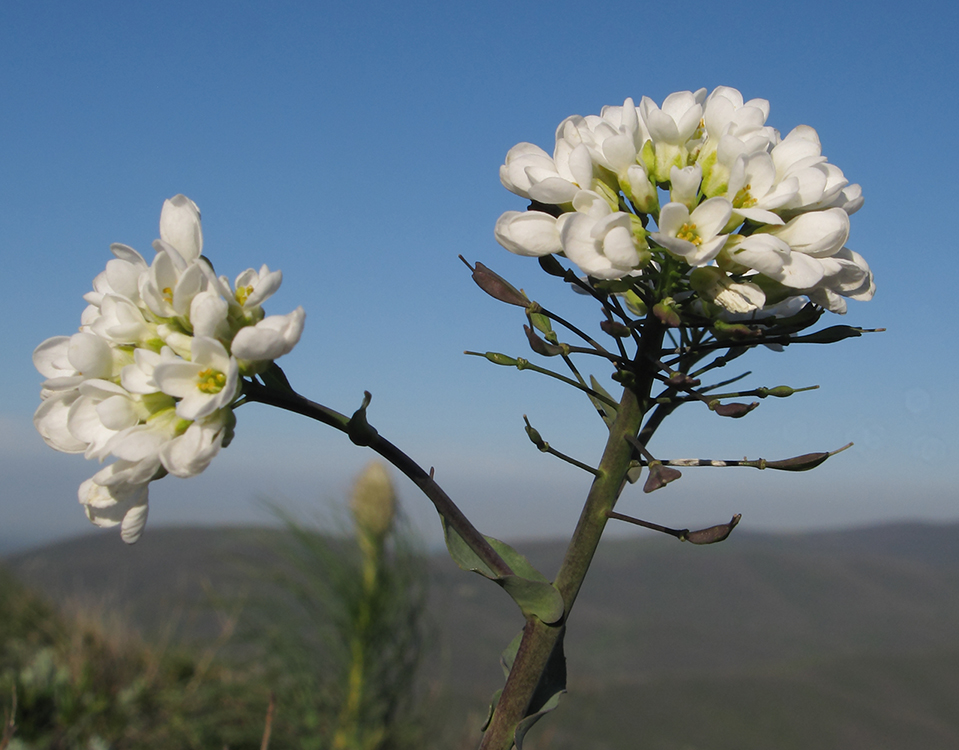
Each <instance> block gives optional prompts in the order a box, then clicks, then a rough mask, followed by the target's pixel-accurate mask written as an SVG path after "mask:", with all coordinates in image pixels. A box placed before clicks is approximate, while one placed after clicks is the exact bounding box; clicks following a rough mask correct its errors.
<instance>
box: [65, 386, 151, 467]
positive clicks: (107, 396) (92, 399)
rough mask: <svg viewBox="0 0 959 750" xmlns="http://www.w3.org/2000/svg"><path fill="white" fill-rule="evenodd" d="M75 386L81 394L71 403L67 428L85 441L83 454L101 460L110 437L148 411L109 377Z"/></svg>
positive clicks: (78, 438)
mask: <svg viewBox="0 0 959 750" xmlns="http://www.w3.org/2000/svg"><path fill="white" fill-rule="evenodd" d="M77 390H78V391H79V393H80V397H79V398H78V399H76V400H75V401H74V402H73V404H71V406H70V411H69V413H68V414H67V429H69V430H70V433H71V434H72V435H73V436H74V437H75V438H76V439H77V440H81V441H83V442H84V443H86V445H87V447H86V450H85V452H84V456H85V457H86V458H95V459H98V460H100V461H103V460H104V459H105V458H106V457H107V456H109V455H110V450H109V448H108V447H107V445H108V443H109V441H110V439H111V438H112V437H113V436H114V435H116V434H117V433H118V432H119V431H120V430H125V429H127V428H128V427H132V426H133V425H135V424H137V423H138V422H139V421H140V419H141V418H145V417H147V416H148V415H149V413H148V412H147V411H146V409H145V408H144V407H143V406H142V404H140V403H139V402H138V401H137V400H136V397H135V396H134V395H133V394H131V393H129V392H128V391H127V390H126V389H125V388H123V387H122V386H119V385H116V384H115V383H111V382H110V381H109V380H84V381H83V382H82V383H80V385H79V387H78V389H77Z"/></svg>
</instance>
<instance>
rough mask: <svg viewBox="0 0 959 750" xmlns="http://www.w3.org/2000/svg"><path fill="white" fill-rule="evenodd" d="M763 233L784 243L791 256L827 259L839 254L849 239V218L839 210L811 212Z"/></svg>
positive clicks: (830, 209)
mask: <svg viewBox="0 0 959 750" xmlns="http://www.w3.org/2000/svg"><path fill="white" fill-rule="evenodd" d="M766 231H767V232H768V233H769V234H771V235H773V236H774V237H778V238H779V239H781V240H783V241H785V242H786V243H787V244H788V245H789V247H790V248H792V249H793V250H794V251H795V252H798V253H805V254H806V255H811V256H813V257H814V258H827V257H829V256H830V255H835V254H836V253H837V252H839V250H840V249H841V248H842V246H843V245H844V244H845V243H846V240H848V239H849V214H847V213H846V212H845V211H843V210H842V209H841V208H829V209H826V210H825V211H813V212H811V213H805V214H800V215H799V216H797V217H796V218H794V219H790V220H789V221H788V222H787V223H786V225H785V226H782V227H771V228H769V229H767V230H766Z"/></svg>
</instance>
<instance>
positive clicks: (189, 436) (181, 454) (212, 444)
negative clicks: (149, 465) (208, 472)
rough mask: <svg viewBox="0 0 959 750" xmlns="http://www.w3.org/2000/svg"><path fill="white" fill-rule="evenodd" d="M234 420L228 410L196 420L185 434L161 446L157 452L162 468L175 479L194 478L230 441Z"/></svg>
mask: <svg viewBox="0 0 959 750" xmlns="http://www.w3.org/2000/svg"><path fill="white" fill-rule="evenodd" d="M235 421H236V419H235V417H234V416H233V412H232V411H230V410H229V409H222V410H220V411H218V412H214V413H213V414H212V415H210V416H209V417H207V418H205V419H202V420H198V421H196V422H194V423H193V424H191V425H190V426H189V427H187V429H186V431H185V432H184V433H183V434H182V435H179V436H177V437H175V438H174V439H172V440H169V441H167V442H166V443H164V444H163V445H162V446H161V447H160V450H159V458H160V461H161V462H162V464H163V468H164V469H166V470H167V471H168V472H170V473H171V474H172V475H173V476H176V477H182V478H186V477H194V476H196V475H197V474H200V473H201V472H203V471H204V470H205V469H206V467H207V466H209V465H210V462H211V461H212V460H213V459H214V458H215V457H216V454H217V453H219V452H220V448H221V447H223V446H224V445H226V444H227V443H229V441H230V438H232V433H233V425H234V423H235Z"/></svg>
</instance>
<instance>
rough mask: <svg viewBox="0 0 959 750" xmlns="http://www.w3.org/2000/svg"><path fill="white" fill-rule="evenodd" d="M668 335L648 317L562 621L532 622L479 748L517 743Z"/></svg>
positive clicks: (560, 578) (563, 574)
mask: <svg viewBox="0 0 959 750" xmlns="http://www.w3.org/2000/svg"><path fill="white" fill-rule="evenodd" d="M663 336H664V330H663V328H662V327H661V326H660V325H659V324H658V321H655V319H653V318H651V317H650V318H647V320H646V325H645V328H644V331H643V338H642V347H641V352H640V354H638V355H637V357H636V360H635V363H636V366H637V372H636V376H637V378H636V387H635V389H633V390H630V389H626V390H624V392H623V396H622V398H621V399H620V403H619V407H618V409H617V412H616V418H615V419H614V420H613V422H612V424H611V425H610V428H609V439H608V440H607V442H606V449H605V450H604V452H603V457H602V460H601V461H600V464H599V471H598V474H597V476H596V478H595V479H594V480H593V483H592V485H591V487H590V490H589V494H588V495H587V497H586V503H585V505H584V506H583V512H582V514H581V515H580V518H579V523H578V524H577V525H576V530H575V531H574V532H573V537H572V539H571V540H570V544H569V547H568V548H567V550H566V556H565V558H564V559H563V563H562V565H561V566H560V569H559V572H558V573H557V575H556V580H555V581H554V585H555V586H556V588H557V589H559V592H560V593H561V594H562V595H563V601H564V603H565V605H566V614H565V616H564V619H563V621H562V622H561V623H559V624H556V625H546V624H544V623H543V622H541V621H539V620H538V619H536V618H530V619H529V620H528V621H527V623H526V628H525V629H524V631H523V639H522V642H521V643H520V647H519V651H518V652H517V654H516V659H515V661H514V662H513V667H512V669H511V670H510V674H509V677H508V678H507V680H506V686H505V687H504V688H503V693H502V694H501V696H500V700H499V702H498V704H497V706H496V709H495V711H494V713H493V718H492V721H491V722H490V725H489V727H488V728H487V730H486V733H485V734H484V736H483V741H482V743H481V744H480V750H509V749H510V748H511V747H512V746H513V738H514V735H515V732H516V726H517V725H518V724H519V722H520V721H522V720H523V718H525V716H526V714H527V712H528V710H529V707H530V702H531V701H532V698H533V694H534V692H535V691H536V687H537V685H538V684H539V682H540V680H541V678H542V676H543V674H544V673H545V671H546V667H547V664H548V663H549V657H550V654H552V652H553V650H554V649H555V648H556V646H557V644H558V643H559V641H560V639H561V638H562V636H563V631H564V629H565V623H566V620H567V619H568V617H569V613H570V610H571V609H572V607H573V603H574V602H575V601H576V597H577V595H578V594H579V590H580V588H581V587H582V585H583V580H584V579H585V578H586V573H587V571H588V570H589V566H590V563H591V562H592V560H593V555H594V554H595V553H596V549H597V547H598V546H599V541H600V539H601V538H602V535H603V530H604V529H605V528H606V523H607V521H608V520H609V516H608V515H607V514H608V512H609V511H611V510H612V509H613V507H614V506H615V505H616V501H617V500H618V499H619V494H620V492H621V491H622V489H623V486H624V485H625V483H626V474H627V472H628V471H629V469H630V461H631V459H632V456H633V446H632V445H631V444H630V443H629V441H628V440H627V437H631V438H632V437H635V436H636V435H637V433H638V432H639V429H640V427H641V425H642V421H643V417H644V415H645V414H646V411H647V410H648V408H649V405H650V400H649V394H650V390H651V389H652V384H653V376H654V374H655V369H654V368H655V365H653V364H652V363H651V362H650V361H649V360H648V359H647V358H645V356H644V354H643V352H650V353H657V352H658V351H659V350H660V348H661V347H662V341H663Z"/></svg>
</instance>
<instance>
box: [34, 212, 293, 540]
mask: <svg viewBox="0 0 959 750" xmlns="http://www.w3.org/2000/svg"><path fill="white" fill-rule="evenodd" d="M153 247H154V250H156V255H155V256H154V257H153V260H152V262H151V263H147V262H146V260H145V259H144V258H143V256H141V255H140V253H138V252H137V251H136V250H134V249H133V248H130V247H127V246H126V245H119V244H116V245H113V246H112V247H111V248H110V249H111V250H112V252H113V255H114V256H115V257H114V259H113V260H110V261H109V262H108V263H107V266H106V269H105V270H104V271H103V272H102V273H100V274H99V275H98V276H97V277H96V278H95V279H94V280H93V291H92V292H89V293H87V294H86V295H85V296H84V299H85V300H86V302H87V303H88V306H87V308H86V309H85V310H84V311H83V314H82V316H81V325H80V330H79V332H78V333H75V334H73V335H72V336H55V337H53V338H50V339H47V340H46V341H44V342H43V343H42V344H40V346H38V347H37V348H36V350H35V351H34V353H33V363H34V365H35V366H36V368H37V370H39V371H40V374H41V375H43V376H44V377H45V378H46V380H45V381H44V383H43V388H42V390H41V393H40V397H41V403H40V408H38V409H37V411H36V414H35V415H34V420H33V421H34V425H35V426H36V428H37V430H38V431H39V433H40V435H41V436H42V437H43V439H44V440H45V441H46V443H47V444H48V445H50V446H51V447H53V448H55V449H56V450H59V451H63V452H65V453H82V454H84V456H85V457H86V458H90V459H96V460H98V461H100V462H101V463H102V462H104V461H106V460H107V459H113V461H112V463H109V464H107V465H106V466H104V468H102V469H101V470H100V471H98V472H97V473H96V474H95V475H94V476H93V477H91V478H90V479H88V480H87V481H85V482H84V483H83V484H81V485H80V493H79V496H80V502H81V503H82V504H83V506H84V509H85V511H86V514H87V516H88V517H89V519H90V520H91V521H92V522H93V523H95V524H96V525H98V526H116V525H118V524H119V525H120V529H121V536H122V538H123V540H124V541H125V542H128V543H132V542H135V541H136V540H137V539H138V538H139V536H140V534H141V533H142V531H143V526H144V524H145V523H146V517H147V495H148V489H147V488H148V485H149V483H150V482H151V481H153V480H154V479H159V478H161V477H163V476H165V475H167V474H173V475H174V476H178V477H191V476H195V475H196V474H199V473H200V472H202V471H203V470H204V469H205V468H206V467H207V466H208V465H209V463H210V461H212V460H213V457H214V456H216V454H217V453H218V452H219V450H220V448H221V447H225V446H226V445H227V444H229V442H230V440H231V438H232V437H233V427H234V425H235V422H236V419H235V417H234V415H233V405H234V403H235V402H236V400H237V398H238V397H239V396H240V393H241V386H242V383H241V378H242V376H244V375H246V376H249V375H254V374H256V373H258V372H262V371H263V370H264V369H265V368H266V367H268V366H269V365H270V363H271V362H272V361H273V360H275V359H276V358H277V357H280V356H282V355H284V354H286V353H287V352H289V351H290V350H291V349H292V348H293V347H294V346H295V345H296V343H297V342H298V341H299V339H300V334H301V333H302V331H303V323H304V319H305V313H304V312H303V309H302V308H297V309H296V310H294V311H293V312H291V313H290V314H288V315H276V316H270V317H264V312H263V308H262V306H261V303H262V302H264V301H265V300H266V299H267V298H268V297H270V295H272V294H273V293H274V292H275V291H276V290H277V289H278V288H279V286H280V281H281V279H282V274H281V273H280V272H279V271H270V269H269V268H267V267H266V266H263V267H262V268H261V269H260V270H259V271H256V270H254V269H249V270H247V271H244V272H243V273H241V274H240V275H239V276H237V277H236V280H235V281H234V282H233V283H232V284H231V283H230V281H229V279H227V278H226V277H223V276H221V277H217V276H216V275H215V274H214V272H213V270H212V268H211V266H210V264H209V263H208V262H207V260H206V259H205V258H204V257H203V256H202V251H203V232H202V228H201V225H200V211H199V209H198V208H197V207H196V204H194V203H193V201H191V200H190V199H189V198H187V197H186V196H183V195H177V196H174V197H173V198H171V199H170V200H168V201H166V202H165V203H164V204H163V210H162V212H161V214H160V239H158V240H156V241H155V242H154V243H153Z"/></svg>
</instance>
